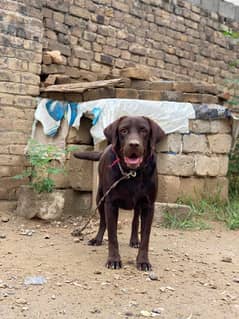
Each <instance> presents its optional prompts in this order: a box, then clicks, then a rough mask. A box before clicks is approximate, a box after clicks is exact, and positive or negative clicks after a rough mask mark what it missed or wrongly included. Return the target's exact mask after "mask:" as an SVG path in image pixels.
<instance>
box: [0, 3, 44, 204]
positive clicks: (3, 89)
mask: <svg viewBox="0 0 239 319" xmlns="http://www.w3.org/2000/svg"><path fill="white" fill-rule="evenodd" d="M41 6H42V4H41V1H39V0H36V1H30V0H29V1H24V3H23V1H10V0H2V1H1V4H0V179H1V183H0V199H1V209H4V208H6V209H7V208H9V207H10V206H11V202H8V200H11V201H13V202H12V203H13V204H14V200H16V189H17V186H18V185H19V181H14V180H13V179H12V176H13V175H15V174H17V173H18V172H19V171H20V170H21V167H22V166H23V165H24V156H23V154H24V148H25V146H26V143H27V140H28V138H29V136H30V133H31V126H32V119H33V112H34V108H35V106H36V100H35V98H34V97H35V96H37V95H39V84H40V76H39V75H40V72H41V60H42V38H43V26H42V15H41V10H42V9H41ZM5 201H6V202H5ZM9 205H10V206H9Z"/></svg>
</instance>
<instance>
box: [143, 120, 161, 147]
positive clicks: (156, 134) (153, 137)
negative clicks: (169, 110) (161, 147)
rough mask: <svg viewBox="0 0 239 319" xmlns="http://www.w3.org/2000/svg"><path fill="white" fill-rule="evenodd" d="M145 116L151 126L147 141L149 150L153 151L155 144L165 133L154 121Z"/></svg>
mask: <svg viewBox="0 0 239 319" xmlns="http://www.w3.org/2000/svg"><path fill="white" fill-rule="evenodd" d="M145 118H146V119H147V120H148V122H149V125H150V128H151V134H150V141H149V143H150V148H151V150H152V151H154V150H155V147H156V144H157V143H159V141H161V139H162V138H164V137H165V136H166V134H165V133H164V131H163V130H162V129H161V127H160V126H159V125H158V124H157V123H156V122H154V121H153V120H151V119H149V118H148V117H145Z"/></svg>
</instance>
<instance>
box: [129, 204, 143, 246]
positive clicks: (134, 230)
mask: <svg viewBox="0 0 239 319" xmlns="http://www.w3.org/2000/svg"><path fill="white" fill-rule="evenodd" d="M139 214H140V207H139V206H138V207H136V208H135V209H134V217H133V221H132V226H131V236H130V241H129V245H130V247H133V248H139V235H138V232H139Z"/></svg>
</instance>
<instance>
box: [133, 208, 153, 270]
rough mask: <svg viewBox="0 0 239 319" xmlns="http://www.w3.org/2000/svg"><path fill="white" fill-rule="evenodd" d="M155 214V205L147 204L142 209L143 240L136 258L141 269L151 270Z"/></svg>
mask: <svg viewBox="0 0 239 319" xmlns="http://www.w3.org/2000/svg"><path fill="white" fill-rule="evenodd" d="M153 216H154V205H147V206H144V207H142V210H141V242H140V246H139V252H138V256H137V259H136V263H137V268H138V269H140V270H151V269H152V266H151V264H150V262H149V257H148V250H149V238H150V231H151V226H152V222H153Z"/></svg>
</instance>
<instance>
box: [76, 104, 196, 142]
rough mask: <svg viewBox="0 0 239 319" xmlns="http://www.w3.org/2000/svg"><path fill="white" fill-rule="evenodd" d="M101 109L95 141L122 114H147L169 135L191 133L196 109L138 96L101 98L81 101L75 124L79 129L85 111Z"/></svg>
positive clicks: (93, 129) (99, 138) (94, 135)
mask: <svg viewBox="0 0 239 319" xmlns="http://www.w3.org/2000/svg"><path fill="white" fill-rule="evenodd" d="M94 108H100V109H101V114H100V116H99V119H98V121H97V122H96V124H95V125H94V126H93V127H92V128H91V135H92V137H93V139H94V143H95V144H97V143H99V142H101V141H103V140H104V139H105V136H104V133H103V130H104V128H105V127H106V126H108V125H109V124H110V123H112V122H113V121H115V120H116V119H118V118H119V117H121V116H124V115H126V116H147V117H149V118H151V119H152V120H154V121H155V122H157V123H158V124H159V125H160V127H161V128H162V129H163V130H164V132H165V133H166V134H168V133H173V132H179V133H189V119H195V111H194V108H193V105H192V104H191V103H179V102H167V101H149V100H136V99H135V100H134V99H101V100H95V101H89V102H84V103H79V105H78V115H77V117H76V119H75V121H74V123H73V126H74V127H75V128H77V129H78V128H79V125H80V119H81V117H82V115H83V114H84V113H85V112H92V110H93V109H94Z"/></svg>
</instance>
